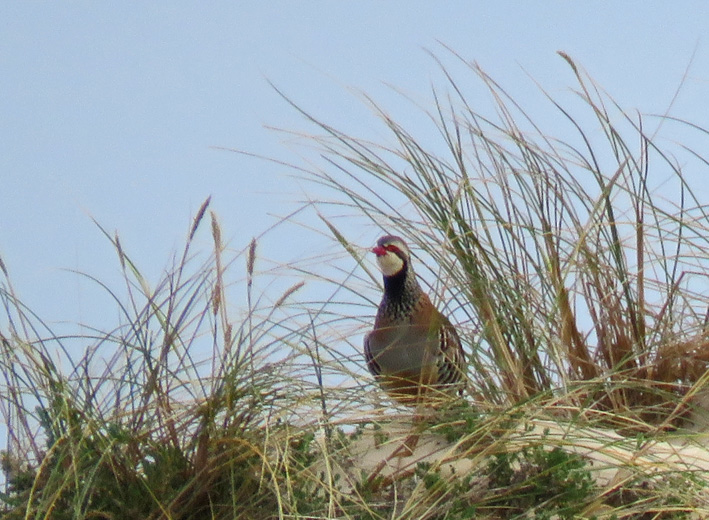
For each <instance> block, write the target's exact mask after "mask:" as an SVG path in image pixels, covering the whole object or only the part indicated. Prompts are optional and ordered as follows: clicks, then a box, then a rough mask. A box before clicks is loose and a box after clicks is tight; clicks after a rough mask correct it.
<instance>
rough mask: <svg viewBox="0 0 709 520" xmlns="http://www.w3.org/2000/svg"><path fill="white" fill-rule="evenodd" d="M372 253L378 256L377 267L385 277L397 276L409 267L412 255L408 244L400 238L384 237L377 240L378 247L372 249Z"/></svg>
mask: <svg viewBox="0 0 709 520" xmlns="http://www.w3.org/2000/svg"><path fill="white" fill-rule="evenodd" d="M372 253H374V254H375V255H377V265H379V270H380V271H381V272H382V274H383V275H384V276H394V275H397V274H399V273H400V272H401V271H402V270H404V269H408V267H409V258H410V256H411V254H410V253H409V248H408V247H407V246H406V243H404V241H403V240H402V239H401V238H399V237H396V236H393V235H386V236H383V237H382V238H380V239H379V240H377V245H376V246H374V247H373V248H372Z"/></svg>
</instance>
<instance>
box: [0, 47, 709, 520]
mask: <svg viewBox="0 0 709 520" xmlns="http://www.w3.org/2000/svg"><path fill="white" fill-rule="evenodd" d="M563 58H564V59H565V60H566V61H567V62H568V64H569V66H570V70H571V71H572V73H573V74H574V76H575V78H576V82H577V83H576V84H577V87H576V91H575V93H576V97H575V100H574V103H571V104H570V105H571V106H566V105H564V104H562V102H561V101H559V100H557V99H554V98H553V97H552V96H548V98H547V99H548V105H549V106H548V108H549V110H550V111H553V112H555V113H556V114H557V115H558V116H560V117H559V120H560V124H561V123H563V124H565V125H566V127H565V134H564V135H565V137H564V138H563V139H562V138H559V137H552V136H551V135H548V134H546V133H544V132H543V131H542V130H541V128H540V127H539V126H537V125H536V124H535V122H534V121H533V119H532V117H531V116H529V115H528V114H527V113H526V112H525V110H524V109H523V107H521V106H519V105H518V104H517V103H516V102H515V100H514V99H512V98H511V97H510V96H508V95H507V93H506V92H505V90H504V89H503V88H502V87H501V86H500V85H498V84H497V83H496V82H495V81H494V80H493V79H492V78H490V77H489V76H488V75H487V74H485V72H484V71H483V70H481V69H480V68H479V67H477V66H475V65H469V66H468V67H469V72H472V73H473V75H475V76H476V77H477V78H478V79H479V80H480V81H481V82H482V84H483V85H485V86H486V88H487V89H488V92H489V93H490V95H491V99H493V100H494V106H493V113H494V115H491V116H490V115H483V114H482V112H481V111H480V109H478V108H477V107H476V105H475V104H474V103H473V100H471V99H469V98H467V97H466V93H465V91H464V89H463V88H462V87H461V86H460V83H459V82H457V81H456V80H455V79H454V78H453V75H452V74H451V73H449V72H448V70H447V69H446V68H444V67H442V71H443V73H442V76H443V77H444V78H445V79H446V80H447V82H448V83H447V87H446V88H445V89H443V90H441V89H438V90H435V91H434V95H433V102H432V110H431V111H430V113H427V115H428V116H429V120H430V122H431V128H432V129H433V130H434V132H433V133H434V134H436V135H437V136H438V138H437V139H438V140H437V141H434V142H428V141H421V139H420V138H415V137H414V136H413V134H412V131H411V130H408V129H406V128H404V127H403V126H402V125H401V124H399V123H397V122H396V120H395V118H394V117H393V116H391V115H389V114H388V113H387V112H386V110H384V109H383V108H381V107H378V106H377V105H375V104H372V106H373V108H374V112H375V115H376V116H377V119H378V120H379V121H380V122H381V123H383V125H384V127H385V128H386V129H387V131H388V135H389V136H390V140H389V141H388V143H372V142H371V141H368V140H366V139H360V138H357V137H353V136H350V135H347V134H345V133H342V132H339V131H338V130H337V129H336V128H334V127H333V126H332V125H330V124H329V123H326V122H321V121H318V120H317V119H316V118H314V117H312V116H310V115H309V114H308V113H307V112H306V111H304V110H301V109H300V108H299V107H297V106H296V105H295V104H293V106H295V107H296V108H297V109H298V110H301V112H302V113H303V115H304V116H305V118H306V119H307V120H308V121H309V122H310V123H312V124H314V125H315V128H316V129H317V130H316V132H315V133H314V134H312V133H311V134H309V135H308V137H307V139H308V141H309V142H310V143H311V144H313V143H314V144H315V145H316V147H317V149H318V154H319V155H320V156H321V158H322V163H321V164H320V165H319V166H318V165H317V164H315V165H314V164H312V163H311V164H310V165H308V166H307V167H303V166H300V165H298V166H297V169H298V172H299V175H302V176H303V177H304V178H305V179H306V180H307V181H308V182H313V183H316V184H317V185H318V186H319V188H320V189H322V188H325V189H326V191H327V193H329V195H327V196H323V198H322V200H317V201H312V200H311V201H309V203H308V205H309V207H311V206H312V205H315V207H316V209H317V211H318V215H320V218H321V221H322V222H323V225H324V228H323V231H324V232H325V233H328V234H330V235H331V236H332V240H333V250H335V253H334V258H335V260H336V262H335V264H334V265H333V266H332V268H330V269H326V268H324V267H323V266H322V263H320V264H313V263H311V262H309V261H304V262H303V263H302V264H300V265H291V266H287V267H281V268H280V270H279V273H277V274H273V273H272V272H271V271H269V270H266V269H264V270H260V269H259V267H258V266H259V263H260V262H263V259H262V258H260V256H259V253H258V244H259V241H262V240H268V238H269V234H268V233H265V234H264V236H263V237H261V238H259V240H258V241H257V240H254V241H252V242H251V243H250V244H248V245H246V246H245V247H244V248H243V250H242V251H239V252H236V253H234V252H232V251H231V250H228V249H227V248H226V246H225V244H223V242H222V237H221V235H222V232H221V227H220V224H219V223H218V220H217V217H216V215H214V214H213V213H210V212H209V200H207V201H205V203H204V205H203V206H202V208H201V209H200V210H199V212H198V214H197V215H196V216H195V218H194V222H193V224H192V226H191V227H190V229H189V230H188V231H187V236H186V245H185V248H184V250H183V251H182V252H181V253H180V254H179V255H178V256H177V257H176V259H175V261H174V263H173V265H172V267H171V268H169V269H167V270H166V273H165V275H164V277H163V278H162V279H161V280H159V281H158V283H156V284H154V285H151V283H150V282H149V281H148V280H146V279H144V277H143V276H142V275H141V271H140V268H139V266H137V265H136V264H135V263H134V262H133V261H132V260H131V258H130V256H129V253H128V252H126V251H124V249H123V247H122V245H121V242H120V240H119V237H118V236H117V235H111V234H110V233H107V232H105V231H104V233H105V235H106V238H107V239H108V240H110V241H111V243H112V244H113V247H114V248H115V250H116V253H117V260H118V262H119V264H120V266H121V268H122V270H123V273H124V278H125V287H123V288H120V289H117V288H111V287H109V286H108V285H107V284H105V283H103V282H102V281H101V280H94V281H95V282H96V283H97V284H99V285H101V286H102V287H104V288H105V289H106V291H108V294H110V295H111V296H112V298H113V299H114V301H115V305H116V308H117V309H119V311H120V315H121V317H122V318H121V322H120V323H119V324H117V325H116V327H115V328H114V329H113V330H109V331H102V330H96V331H95V333H94V334H83V335H81V336H77V337H71V338H69V337H58V336H56V335H54V334H53V333H52V331H51V328H50V327H49V326H47V325H46V324H45V323H43V322H42V320H41V317H39V316H36V315H34V314H33V313H32V312H31V310H30V309H28V308H26V307H25V306H24V305H23V304H22V302H21V299H20V298H19V297H18V296H17V295H16V294H15V291H14V290H13V288H12V285H11V282H10V280H9V278H8V277H7V271H6V270H5V268H4V266H1V267H2V268H3V269H2V270H3V273H4V274H5V281H4V283H3V284H2V288H1V291H0V298H1V299H2V302H3V306H4V309H5V313H6V317H7V319H6V320H4V322H3V325H2V327H3V328H2V329H1V330H0V334H2V336H1V337H0V342H1V347H2V348H1V349H0V367H1V368H2V373H3V378H4V380H3V382H2V392H1V394H2V396H3V397H2V413H3V416H4V419H5V421H6V423H7V425H8V427H9V430H10V437H9V440H8V447H7V450H6V451H4V452H3V454H2V469H3V472H4V474H5V481H6V485H5V490H4V493H3V494H2V495H0V504H1V505H0V507H2V509H0V510H1V511H2V512H3V514H4V518H18V519H19V518H58V519H63V518H67V519H68V518H72V519H80V518H146V519H150V518H154V519H158V518H175V519H188V518H190V519H191V518H195V519H197V518H200V519H201V518H214V519H232V518H249V519H250V518H253V519H267V518H308V519H310V518H351V519H414V518H416V519H421V518H425V519H441V520H443V519H447V520H454V519H461V520H462V519H466V518H490V519H493V518H495V519H497V518H505V519H507V518H510V519H511V518H538V519H543V518H599V519H601V518H607V519H611V518H618V519H620V518H634V519H646V518H647V519H650V518H682V517H686V518H690V515H691V514H695V515H697V514H698V515H700V516H699V517H702V516H701V515H702V514H709V513H708V510H709V507H708V506H707V502H706V500H707V499H706V496H705V495H704V494H703V493H704V488H705V486H706V482H705V481H704V477H703V473H702V472H701V471H698V470H696V468H694V467H693V466H691V465H683V464H681V463H673V464H669V463H663V464H660V463H658V464H654V465H651V464H648V463H647V460H648V458H647V457H650V456H652V453H651V452H650V445H652V444H653V443H654V442H661V441H664V440H667V439H672V438H675V437H677V436H678V435H679V434H678V433H677V432H678V431H679V432H681V431H685V430H688V429H689V430H691V429H692V428H693V426H696V425H693V424H692V420H694V419H693V418H694V417H696V415H692V414H693V413H694V408H696V407H697V403H701V401H702V398H703V396H705V393H704V389H703V388H704V384H705V381H706V378H707V376H706V363H707V361H709V343H708V341H709V339H708V337H707V335H706V331H705V321H706V316H707V308H709V300H708V299H707V289H709V286H708V285H707V283H706V280H707V274H709V269H708V267H709V266H708V265H707V260H706V259H707V258H709V255H707V251H706V249H707V245H708V244H707V238H706V237H707V236H709V235H708V234H707V233H706V222H707V213H706V207H705V204H704V203H703V202H702V200H701V198H700V196H699V195H698V193H699V191H697V190H698V187H700V186H701V183H702V178H703V177H702V175H704V174H705V173H706V167H707V162H706V160H705V159H704V158H703V156H702V155H701V154H700V153H698V152H695V151H693V150H691V149H688V148H686V147H683V146H682V145H681V144H680V145H674V146H675V148H672V149H667V148H666V147H664V146H661V144H662V143H663V142H662V140H661V139H660V138H658V136H657V135H655V134H654V130H653V133H647V130H646V123H645V119H644V118H643V117H640V116H638V115H637V114H635V113H630V112H627V111H625V110H623V109H622V108H621V107H620V106H618V105H617V104H616V103H614V101H613V100H612V98H611V97H610V96H608V95H607V94H605V93H604V92H603V91H602V90H601V89H600V88H599V87H598V86H597V85H595V84H594V83H593V81H592V80H591V79H590V78H589V77H588V76H586V75H585V74H584V73H583V72H582V71H581V70H580V69H579V68H578V67H577V66H576V65H575V64H574V63H573V61H572V60H571V59H570V58H569V57H567V56H563ZM466 65H467V64H466ZM654 121H655V122H656V123H658V124H659V122H661V121H665V122H666V123H667V124H670V123H671V124H678V122H677V121H672V120H671V119H670V118H668V117H664V118H655V119H654ZM679 123H681V124H686V125H688V126H689V124H688V123H683V122H679ZM658 124H656V125H655V127H657V126H658ZM692 128H694V129H695V130H696V131H697V132H698V133H706V132H704V131H703V130H702V129H701V128H699V127H696V126H692ZM671 144H672V143H670V145H671ZM670 145H668V146H670ZM680 156H681V157H684V158H680ZM685 158H689V159H691V160H693V161H694V162H692V163H691V164H692V165H693V168H696V170H695V171H692V172H689V171H688V170H686V169H685V168H686V166H681V165H685V164H687V161H688V160H689V159H685ZM385 194H386V195H385ZM390 194H394V196H393V197H390V196H389V195H390ZM342 214H345V215H347V216H348V218H349V217H352V222H351V223H350V225H342V224H341V221H340V220H338V219H337V218H335V217H333V215H335V216H337V215H342ZM207 219H210V220H211V223H210V226H208V225H207V224H206V223H205V222H206V220H207ZM284 223H287V221H284ZM205 228H208V229H205ZM101 229H103V228H101ZM353 229H358V230H360V233H361V229H367V230H371V234H372V237H376V235H377V233H378V231H377V230H381V231H382V232H385V231H386V232H389V233H396V234H399V235H401V236H403V237H404V238H405V239H406V240H407V241H408V242H409V243H410V244H411V245H412V246H413V248H414V254H415V255H416V256H417V257H418V263H417V267H418V270H417V272H418V273H419V275H420V276H421V277H422V279H423V280H424V282H425V283H428V285H429V289H430V291H431V294H432V295H434V296H435V299H436V301H438V302H442V303H441V306H442V307H443V302H450V304H449V305H448V306H447V307H446V312H448V313H449V314H450V315H451V316H452V318H453V321H454V322H455V323H456V325H457V326H458V328H459V330H460V332H461V337H462V338H463V341H464V343H465V349H466V352H467V354H468V359H469V370H468V375H469V378H470V385H469V392H468V396H467V404H465V405H464V406H457V407H453V408H451V409H450V410H441V411H440V412H439V415H438V416H437V418H436V420H435V421H433V422H432V423H431V424H430V425H429V426H428V430H429V433H430V434H431V435H433V436H435V437H436V438H439V439H445V443H448V444H447V451H446V452H445V456H443V457H442V458H440V459H438V460H434V461H433V462H432V461H425V462H422V463H420V464H418V465H414V466H413V469H409V470H407V471H402V472H401V473H398V474H397V473H394V474H393V476H390V477H387V478H381V479H372V478H370V475H368V474H366V472H362V474H359V475H357V472H358V471H359V470H358V468H359V467H360V466H359V465H360V462H361V461H360V460H359V458H361V457H362V453H361V451H358V450H361V446H368V444H367V442H370V441H371V442H372V443H373V444H372V445H374V444H376V445H381V444H386V443H388V442H393V440H392V439H390V438H389V429H388V426H389V424H390V423H391V422H395V421H396V420H397V419H398V418H399V415H398V414H399V413H402V414H404V412H400V411H397V410H396V409H395V408H394V407H393V405H392V404H391V403H389V402H388V401H387V400H386V398H385V397H384V396H382V395H381V392H379V391H378V390H377V389H376V387H375V386H374V384H373V382H372V380H371V378H370V377H369V376H368V375H367V374H366V371H365V370H364V368H363V360H362V359H361V354H360V352H359V343H358V341H359V339H361V335H362V333H363V332H364V331H365V330H366V328H367V327H369V326H371V316H372V315H373V314H374V311H375V308H374V306H375V305H376V302H377V299H378V291H379V289H378V287H377V285H378V283H379V281H378V275H376V274H373V273H372V272H371V270H370V269H369V268H368V264H367V262H366V260H365V259H364V255H365V254H366V251H367V249H366V247H363V246H367V245H368V244H355V243H354V242H353V240H352V239H351V238H349V237H350V236H352V234H353V233H355V232H354V231H353ZM206 232H211V236H212V240H213V243H214V247H213V251H212V252H211V253H210V254H209V255H206V254H205V253H204V252H202V251H193V244H194V239H195V236H196V234H197V233H206ZM284 270H285V271H286V272H287V274H288V276H290V277H291V278H292V279H293V283H292V284H290V285H287V286H286V287H285V288H279V289H278V290H272V289H271V288H270V287H271V286H270V285H269V281H268V278H269V277H272V276H282V275H283V271H284ZM264 278H266V279H267V280H266V281H265V283H261V280H262V279H264ZM313 285H317V286H318V287H319V288H320V289H319V291H320V292H317V294H316V293H314V292H312V286H313ZM323 291H324V292H323ZM323 295H324V296H323ZM235 309H237V310H235ZM77 345H78V352H79V354H78V355H77V354H76V352H77ZM545 424H546V425H547V426H546V427H545V426H543V425H545ZM540 425H542V426H540ZM695 429H696V428H695ZM683 435H684V437H682V439H683V441H686V442H691V441H692V437H691V436H689V435H687V434H683ZM581 448H583V449H581ZM584 450H585V451H584ZM604 450H605V451H606V452H607V453H609V454H613V453H616V454H617V456H616V458H615V459H612V462H607V463H606V464H607V466H606V467H600V468H599V467H598V465H597V464H596V463H594V461H593V460H592V458H591V457H590V454H592V452H594V451H604ZM623 454H626V455H627V454H630V455H629V456H626V455H623ZM648 454H649V455H648ZM636 455H637V456H636ZM641 455H642V457H645V458H641V457H640V456H641ZM641 460H642V462H641ZM463 467H464V468H466V469H465V471H463V472H461V470H460V469H457V470H455V471H457V473H453V474H451V470H450V468H463ZM658 468H660V469H659V470H658ZM345 470H349V473H348V472H347V471H345ZM604 471H605V472H607V473H608V472H609V473H610V474H612V475H613V477H612V478H610V479H605V480H603V479H601V478H599V473H602V472H604ZM353 473H354V477H353V476H352V475H353Z"/></svg>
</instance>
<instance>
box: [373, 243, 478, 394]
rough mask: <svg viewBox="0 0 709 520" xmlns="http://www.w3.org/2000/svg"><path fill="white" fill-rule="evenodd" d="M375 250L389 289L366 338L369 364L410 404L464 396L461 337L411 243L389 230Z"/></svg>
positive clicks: (384, 386) (391, 391)
mask: <svg viewBox="0 0 709 520" xmlns="http://www.w3.org/2000/svg"><path fill="white" fill-rule="evenodd" d="M371 251H372V252H373V253H374V254H375V255H376V260H377V264H378V266H379V270H380V271H381V273H382V276H383V279H384V294H383V296H382V300H381V303H380V304H379V308H378V310H377V314H376V317H375V319H374V327H373V329H372V331H371V332H369V333H368V334H367V335H366V336H365V338H364V356H365V360H366V364H367V368H368V369H369V371H370V372H371V373H372V375H373V376H374V378H375V379H376V380H377V382H378V383H379V385H380V386H381V387H382V389H383V390H384V391H385V392H386V393H387V394H388V395H389V396H390V397H391V398H392V399H393V400H395V401H397V402H399V403H402V404H404V405H409V406H417V407H418V406H420V405H434V406H435V405H436V404H437V403H440V402H446V401H450V400H451V399H455V398H458V397H460V396H461V395H462V391H463V388H464V384H465V363H466V360H465V353H464V351H463V347H462V344H461V341H460V337H459V336H458V332H457V331H456V329H455V327H454V326H453V325H452V324H451V322H450V320H449V319H448V318H447V317H446V316H444V315H443V314H442V313H441V312H440V311H439V310H438V309H437V308H436V307H435V306H434V305H433V303H431V299H430V298H429V296H428V294H426V292H425V291H424V290H423V289H422V288H421V285H420V284H419V282H418V280H417V278H416V274H415V273H414V269H413V266H412V262H411V252H410V250H409V248H408V246H407V245H406V243H405V242H404V240H403V239H402V238H400V237H398V236H394V235H385V236H383V237H381V238H380V239H379V240H378V241H377V244H376V246H375V247H374V248H372V250H371Z"/></svg>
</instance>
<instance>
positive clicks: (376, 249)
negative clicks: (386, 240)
mask: <svg viewBox="0 0 709 520" xmlns="http://www.w3.org/2000/svg"><path fill="white" fill-rule="evenodd" d="M372 253H374V254H375V255H377V256H384V255H386V254H387V250H386V249H384V248H383V247H382V246H375V247H373V248H372Z"/></svg>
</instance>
